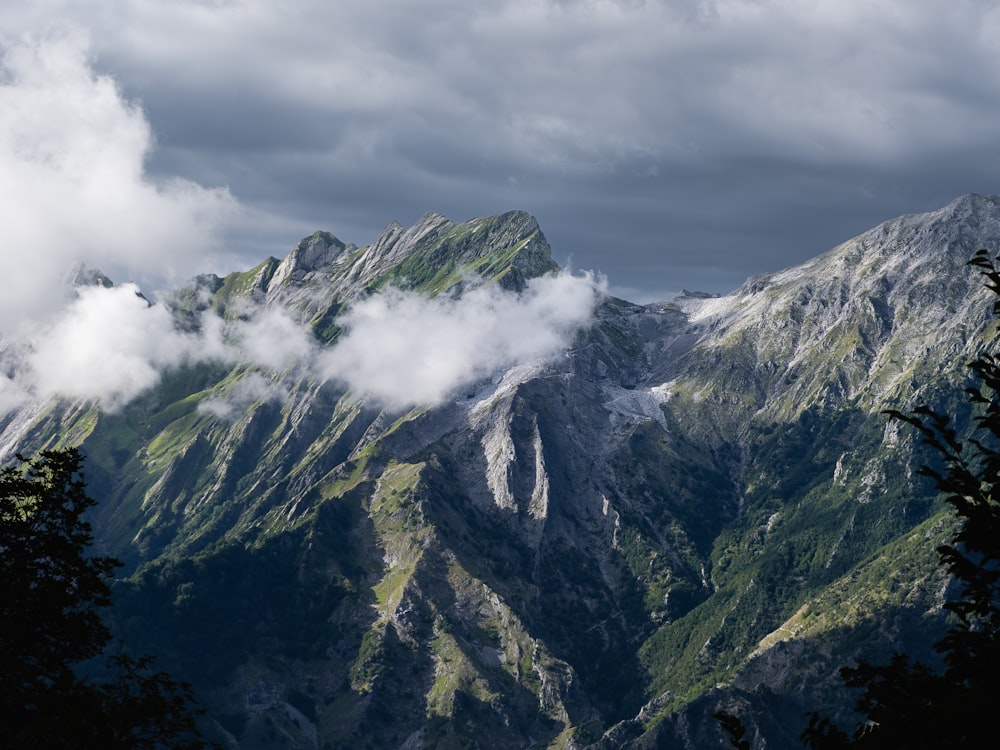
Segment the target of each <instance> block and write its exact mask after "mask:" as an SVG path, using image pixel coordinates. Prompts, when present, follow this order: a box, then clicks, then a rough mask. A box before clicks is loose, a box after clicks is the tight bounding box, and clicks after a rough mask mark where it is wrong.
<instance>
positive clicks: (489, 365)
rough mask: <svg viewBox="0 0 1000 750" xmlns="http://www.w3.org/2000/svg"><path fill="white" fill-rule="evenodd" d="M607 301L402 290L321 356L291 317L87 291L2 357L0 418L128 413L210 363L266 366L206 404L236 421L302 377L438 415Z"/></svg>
mask: <svg viewBox="0 0 1000 750" xmlns="http://www.w3.org/2000/svg"><path fill="white" fill-rule="evenodd" d="M603 291H604V282H603V280H600V281H597V280H595V279H594V277H593V276H592V275H589V274H587V275H582V276H574V275H572V274H569V273H562V274H559V275H554V276H546V277H542V278H538V279H533V280H532V281H530V282H529V283H528V285H527V288H526V289H525V290H524V291H523V292H521V293H513V292H507V291H504V290H502V289H500V288H499V287H497V286H495V285H485V286H480V287H477V288H474V289H472V290H470V291H467V292H466V293H465V294H464V295H463V296H461V297H437V298H428V297H424V296H422V295H419V294H417V293H414V292H404V291H400V290H396V289H389V290H387V291H386V292H384V293H381V294H377V295H374V296H372V297H368V298H365V299H363V300H361V301H359V302H357V303H356V304H355V305H354V307H353V308H352V309H351V310H350V311H349V312H348V313H347V314H346V315H345V316H344V317H343V318H342V320H341V324H342V325H343V326H344V332H343V333H342V334H341V337H340V338H339V339H338V341H337V343H336V344H334V345H332V346H327V347H321V346H320V345H319V344H318V343H317V341H316V340H315V338H314V337H313V336H312V335H311V333H310V332H309V330H308V329H307V328H306V326H305V325H303V324H302V323H300V322H298V321H296V320H294V319H293V317H292V316H291V315H290V313H289V312H287V311H286V310H284V309H282V308H277V307H270V308H266V307H259V308H247V309H246V310H245V311H244V314H243V315H242V316H241V317H240V318H239V319H237V320H232V321H224V320H223V319H222V318H220V317H219V316H218V315H217V314H216V313H215V312H213V311H211V310H209V311H206V312H204V313H202V315H201V318H200V321H199V325H198V326H197V330H196V331H190V330H182V329H180V328H178V327H177V325H176V322H175V320H174V317H173V316H172V314H171V312H170V311H169V309H168V308H167V307H166V306H164V305H162V304H150V303H149V302H148V300H147V299H146V298H145V297H143V296H141V294H140V293H139V290H138V288H137V287H136V286H135V285H134V284H125V285H123V286H120V287H114V288H104V287H100V286H95V287H87V288H83V289H80V290H78V292H77V296H76V298H75V299H74V300H73V301H72V302H71V303H70V304H69V305H68V306H67V307H66V309H65V310H63V311H62V312H61V313H60V314H59V315H57V316H56V317H55V318H54V319H53V320H52V321H51V322H50V323H48V324H47V325H45V326H42V327H38V328H36V329H35V330H34V331H33V333H32V334H31V335H30V336H28V337H24V338H22V339H18V340H16V341H14V342H8V344H7V346H6V348H5V350H4V349H3V348H2V347H0V359H3V358H6V363H5V369H6V370H7V372H6V374H5V375H0V413H2V412H4V411H8V410H9V409H11V408H14V407H16V406H18V405H23V404H25V403H27V402H39V401H44V400H47V399H51V398H58V397H64V398H71V399H84V400H92V401H96V402H97V403H99V404H100V406H101V408H103V409H104V410H106V411H115V410H117V409H120V408H121V407H122V406H124V405H125V404H127V403H129V402H130V401H132V400H133V399H135V398H136V397H137V396H139V395H141V394H142V393H144V392H146V391H148V390H149V389H151V388H153V387H155V386H156V385H158V384H159V383H160V381H161V379H162V377H163V375H164V374H165V373H167V372H169V371H171V370H175V369H177V368H180V367H184V366H190V365H196V364H198V363H203V362H217V363H225V364H228V365H233V366H235V365H247V366H251V367H253V368H256V373H255V374H252V375H251V376H249V377H248V378H247V379H246V380H245V382H244V383H243V384H242V385H241V386H239V387H236V388H233V389H231V390H230V391H227V392H225V393H221V394H220V395H219V397H218V398H216V399H211V400H209V401H207V402H206V403H205V404H204V407H203V411H206V412H207V413H211V414H214V415H216V416H219V417H222V418H230V417H232V416H234V415H235V414H237V413H238V412H239V411H240V410H241V409H243V408H245V407H246V406H247V405H248V404H249V403H252V402H253V401H256V400H259V399H260V398H281V397H283V396H284V395H285V394H286V392H287V386H286V385H284V381H285V380H288V379H294V378H296V377H299V376H302V375H306V376H308V377H311V378H316V379H321V380H334V381H337V382H339V383H341V384H342V385H344V386H345V387H346V388H348V389H350V390H351V391H353V392H354V393H355V394H357V395H358V397H360V398H365V399H368V400H370V401H373V402H375V403H378V404H380V405H382V406H385V407H388V408H393V409H399V408H404V407H408V406H414V405H418V404H426V405H435V404H438V403H440V402H441V401H443V400H444V399H446V398H448V397H449V396H451V395H453V394H454V393H455V392H456V391H457V390H458V389H460V388H462V387H466V386H468V385H470V384H472V383H475V382H477V381H480V380H482V379H484V378H486V377H489V376H490V375H492V374H493V373H495V372H498V371H500V370H503V369H506V368H508V367H512V366H515V365H519V364H527V363H532V362H537V361H539V360H543V359H545V358H548V357H551V356H554V355H557V354H558V353H559V352H561V351H562V350H564V349H565V348H566V347H567V346H568V345H569V344H570V342H571V340H572V336H573V334H574V333H575V332H576V331H577V330H578V329H579V328H581V327H582V326H585V325H586V324H587V323H588V322H589V321H590V319H591V317H592V315H593V312H594V307H595V305H596V304H597V301H598V299H599V297H600V295H601V294H602V293H603Z"/></svg>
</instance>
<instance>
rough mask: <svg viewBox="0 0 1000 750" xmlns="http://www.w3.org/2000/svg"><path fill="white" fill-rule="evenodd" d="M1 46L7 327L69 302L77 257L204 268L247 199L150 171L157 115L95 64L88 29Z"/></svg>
mask: <svg viewBox="0 0 1000 750" xmlns="http://www.w3.org/2000/svg"><path fill="white" fill-rule="evenodd" d="M0 52H2V57H0V206H3V221H0V263H2V265H3V268H4V279H3V282H2V283H3V293H2V294H0V332H2V333H6V334H8V335H11V334H12V333H14V332H16V331H20V330H21V329H23V328H24V326H25V325H26V323H27V322H29V321H37V320H38V319H39V317H42V316H44V315H46V314H48V313H50V312H51V311H52V310H53V309H55V308H57V307H58V306H60V305H61V303H62V302H63V295H64V288H63V284H62V281H63V278H64V276H65V275H66V274H67V272H68V271H69V269H70V268H71V267H72V266H73V265H74V264H75V263H77V262H85V263H87V264H88V265H91V266H96V267H98V268H101V270H103V271H104V272H105V273H107V274H109V275H112V276H116V277H119V278H132V279H135V280H137V281H144V282H146V283H148V284H152V285H154V286H155V285H158V284H160V283H163V282H164V281H167V280H177V279H179V278H184V277H185V276H186V275H190V274H193V273H195V272H196V271H198V270H204V268H203V266H204V265H205V264H206V263H208V262H209V261H210V259H209V258H208V257H207V256H208V254H210V253H211V252H212V250H213V248H214V247H215V242H216V240H217V236H216V235H217V232H218V230H219V229H220V228H221V227H222V226H223V225H224V223H225V222H226V221H227V220H228V219H229V218H230V217H232V216H233V215H234V214H235V212H236V211H237V209H238V205H237V203H236V201H235V200H234V199H233V198H232V196H231V195H230V194H229V192H228V190H226V189H206V188H203V187H201V186H199V185H196V184H195V183H193V182H190V181H187V180H183V179H179V178H174V179H166V180H160V181H157V182H153V181H151V180H150V179H148V178H147V176H146V173H145V162H146V159H147V158H148V156H149V154H150V153H151V149H152V147H153V145H154V139H153V135H152V131H151V128H150V125H149V123H148V122H147V121H146V118H145V116H144V114H143V111H142V109H141V108H140V106H139V105H138V104H137V103H135V102H131V101H129V100H127V99H126V98H125V97H124V96H123V94H122V92H121V90H120V89H119V87H118V85H117V83H116V82H115V80H114V79H112V78H111V77H109V76H107V75H98V74H96V73H95V72H94V70H93V68H92V67H91V60H90V57H89V41H88V37H87V35H86V34H85V33H83V32H80V31H64V32H61V33H57V34H55V35H50V36H47V37H44V38H30V37H27V38H22V39H21V40H19V41H17V42H16V43H13V44H7V45H4V46H3V47H2V48H0Z"/></svg>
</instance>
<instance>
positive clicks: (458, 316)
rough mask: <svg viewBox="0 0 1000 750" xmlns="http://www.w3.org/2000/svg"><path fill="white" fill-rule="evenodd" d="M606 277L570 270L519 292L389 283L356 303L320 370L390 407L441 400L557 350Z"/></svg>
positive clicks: (583, 318) (583, 319) (587, 313)
mask: <svg viewBox="0 0 1000 750" xmlns="http://www.w3.org/2000/svg"><path fill="white" fill-rule="evenodd" d="M600 289H601V284H600V283H598V282H595V280H594V278H593V277H592V276H590V275H586V276H582V277H581V276H573V275H570V274H567V273H564V274H560V275H558V276H547V277H542V278H539V279H534V280H532V281H531V282H530V283H529V284H528V287H527V289H526V290H525V291H524V292H523V293H521V294H517V295H515V294H511V293H507V292H504V291H502V290H501V289H499V288H497V287H495V286H482V287H479V288H477V289H474V290H472V291H471V292H468V293H467V294H465V295H463V296H462V297H459V298H457V299H453V298H442V297H436V298H431V299H428V298H426V297H422V296H420V295H417V294H413V293H407V292H401V291H398V290H390V291H389V292H387V293H385V294H381V295H378V296H375V297H372V298H369V299H367V300H364V301H363V302H361V303H359V304H357V305H355V307H354V308H353V309H352V310H351V312H350V313H349V314H348V315H347V316H346V317H345V318H344V320H343V325H345V327H346V328H347V333H346V334H345V335H343V337H342V338H341V339H340V341H339V342H338V344H337V346H335V347H334V348H333V349H331V350H330V351H328V352H323V353H322V354H321V355H320V357H319V358H318V363H319V366H320V370H321V372H322V373H323V374H324V375H325V376H327V377H332V378H337V379H339V380H342V381H344V382H345V383H347V384H348V385H349V386H350V387H351V389H352V390H354V391H356V392H358V393H360V394H363V395H365V396H368V397H370V398H373V399H375V400H377V401H379V402H381V403H383V404H386V405H388V406H391V407H403V406H408V405H415V404H435V403H438V402H440V401H441V400H443V399H444V398H446V397H447V396H448V395H449V394H450V393H452V392H453V391H455V389H457V388H460V387H462V386H465V385H468V384H470V383H474V382H475V381H477V380H480V379H482V378H484V377H487V376H489V375H490V374H492V373H494V372H496V371H497V370H500V369H502V368H507V367H510V366H513V365H515V364H523V363H526V362H531V361H535V360H538V359H542V358H545V357H550V356H552V355H554V354H556V353H558V352H559V351H561V350H562V349H564V348H565V347H566V346H568V344H569V342H570V337H571V335H572V334H573V333H574V332H575V331H576V330H577V329H578V328H580V327H581V326H583V325H584V324H586V323H587V321H589V320H590V318H591V316H592V314H593V311H594V306H595V304H596V301H597V295H598V293H599V291H600Z"/></svg>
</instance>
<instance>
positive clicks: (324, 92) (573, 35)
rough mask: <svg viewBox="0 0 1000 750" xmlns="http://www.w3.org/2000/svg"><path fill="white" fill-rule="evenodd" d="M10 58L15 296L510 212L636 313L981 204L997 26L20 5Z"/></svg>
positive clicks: (909, 15) (836, 12)
mask: <svg viewBox="0 0 1000 750" xmlns="http://www.w3.org/2000/svg"><path fill="white" fill-rule="evenodd" d="M0 45H2V46H3V50H4V62H3V68H2V70H0V201H2V202H0V212H3V216H2V220H0V225H2V226H4V227H6V228H5V229H0V241H2V242H0V252H2V254H3V255H2V258H3V262H4V266H5V268H7V269H8V270H9V269H10V268H11V265H12V263H16V262H27V263H29V264H32V265H33V267H36V268H42V267H43V266H44V268H46V269H56V268H57V267H58V268H60V269H61V268H62V267H63V265H64V264H65V263H66V262H68V261H70V260H74V259H78V258H85V259H87V260H89V261H90V262H91V263H92V264H94V265H98V266H102V267H104V268H105V269H106V270H107V271H108V272H109V273H116V274H123V275H125V277H126V278H133V279H136V280H137V281H143V280H145V279H146V278H147V277H148V278H149V279H152V281H150V282H149V283H160V280H161V278H167V277H170V278H174V277H183V276H185V275H191V274H194V273H196V272H199V271H215V272H218V273H222V272H225V271H228V270H236V269H242V268H247V267H249V266H251V265H254V264H256V263H257V262H258V261H259V260H261V259H263V258H264V257H266V256H268V255H275V256H282V255H284V254H285V253H287V252H288V250H289V249H290V248H291V246H292V245H293V244H294V243H295V242H296V241H297V240H298V239H299V238H301V237H303V236H305V235H307V234H309V233H310V232H312V231H314V230H316V229H325V230H328V231H331V232H333V233H334V234H336V235H337V236H338V237H340V238H341V239H342V240H344V241H346V242H353V243H355V244H357V245H366V244H370V243H371V242H373V241H374V240H375V239H376V238H377V237H378V235H379V234H380V232H381V231H382V229H383V228H384V227H385V225H386V224H387V223H389V222H390V221H392V220H397V221H399V222H400V223H402V224H404V225H407V226H408V225H410V224H412V223H413V222H414V221H416V220H417V219H418V218H419V217H420V215H421V214H423V213H424V212H427V211H435V212H438V213H442V214H444V215H446V216H448V217H449V218H451V219H453V220H455V221H463V220H466V219H469V218H473V217H476V216H483V215H492V214H498V213H502V212H504V211H507V210H509V209H514V208H520V209H524V210H526V211H528V212H529V213H531V214H533V215H534V216H536V217H537V219H538V220H539V222H540V224H541V226H542V229H543V231H544V233H545V235H546V237H547V238H548V240H549V242H550V244H551V245H552V247H553V250H554V257H555V259H556V260H557V261H558V262H560V263H561V264H567V262H569V263H571V264H572V267H573V268H575V269H593V270H595V271H599V272H603V273H604V274H606V275H607V277H608V280H609V283H610V287H611V290H612V291H613V292H616V293H619V294H620V295H623V296H627V297H629V298H630V299H634V300H637V301H649V300H651V299H654V298H657V297H663V296H666V295H669V294H671V293H674V292H676V291H679V290H680V289H681V288H688V289H697V290H704V291H709V292H720V293H724V292H727V291H730V290H731V289H733V288H735V287H736V286H738V285H739V284H740V283H741V282H742V281H743V280H744V279H745V278H746V277H747V276H750V275H752V274H756V273H762V272H767V271H773V270H778V269H780V268H782V267H784V266H787V265H790V264H794V263H797V262H800V261H804V260H806V259H808V258H811V257H812V256H814V255H816V254H817V253H819V252H821V251H823V250H826V249H828V248H830V247H832V246H834V245H835V244H837V243H839V242H841V241H843V240H846V239H849V238H850V237H852V236H854V235H855V234H857V233H859V232H861V231H863V230H865V229H868V228H870V227H871V226H873V225H875V224H877V223H878V222H880V221H882V220H885V219H889V218H893V217H895V216H897V215H899V214H903V213H913V212H919V211H925V210H930V209H934V208H938V207H940V206H942V205H944V204H946V203H948V202H949V201H950V200H952V199H953V198H955V197H957V196H958V195H961V194H963V193H968V192H980V193H995V192H1000V170H998V167H1000V8H998V4H997V3H996V2H992V1H987V0H975V1H972V0H810V1H809V2H805V1H796V0H719V1H718V2H714V1H713V0H704V1H702V0H662V1H659V2H657V1H656V0H645V2H644V1H643V0H618V1H615V0H593V1H589V0H579V1H577V0H492V1H491V2H483V3H476V2H470V1H469V0H425V1H420V0H366V1H365V2H360V1H358V2H348V1H347V0H338V1H333V0H290V1H289V2H284V3H277V2H274V1H273V0H268V1H265V0H244V1H240V0H232V1H228V0H171V1H170V2H163V1H162V0H101V1H100V2H95V1H94V0H86V1H85V2H84V1H82V0H81V1H78V2H73V1H72V0H64V1H59V0H33V1H32V2H31V3H3V4H2V5H0ZM25 253H28V255H27V256H26V255H25ZM26 257H27V259H28V260H27V261H24V260H23V259H24V258H26ZM18 258H20V259H22V260H21V261H18V260H17V259H18ZM52 273H53V274H54V273H55V271H54V270H53V271H52ZM158 274H159V276H158ZM43 275H44V274H43ZM36 276H37V274H36ZM25 278H27V276H26V277H25ZM32 278H35V277H34V276H33V277H32ZM21 287H22V288H23V289H24V290H26V291H25V292H24V293H23V294H22V295H21V298H20V299H19V304H21V305H22V306H23V305H28V304H30V302H31V299H34V297H35V296H36V295H35V294H34V291H33V287H32V286H31V285H30V284H28V283H27V282H25V283H24V284H22V285H21ZM29 290H30V291H31V294H29ZM4 294H5V295H7V297H8V299H9V300H12V299H15V298H16V297H17V292H16V290H15V291H14V292H11V291H10V287H9V286H8V287H7V290H6V291H5V292H4ZM0 307H2V306H0ZM0 311H2V310H0Z"/></svg>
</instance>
